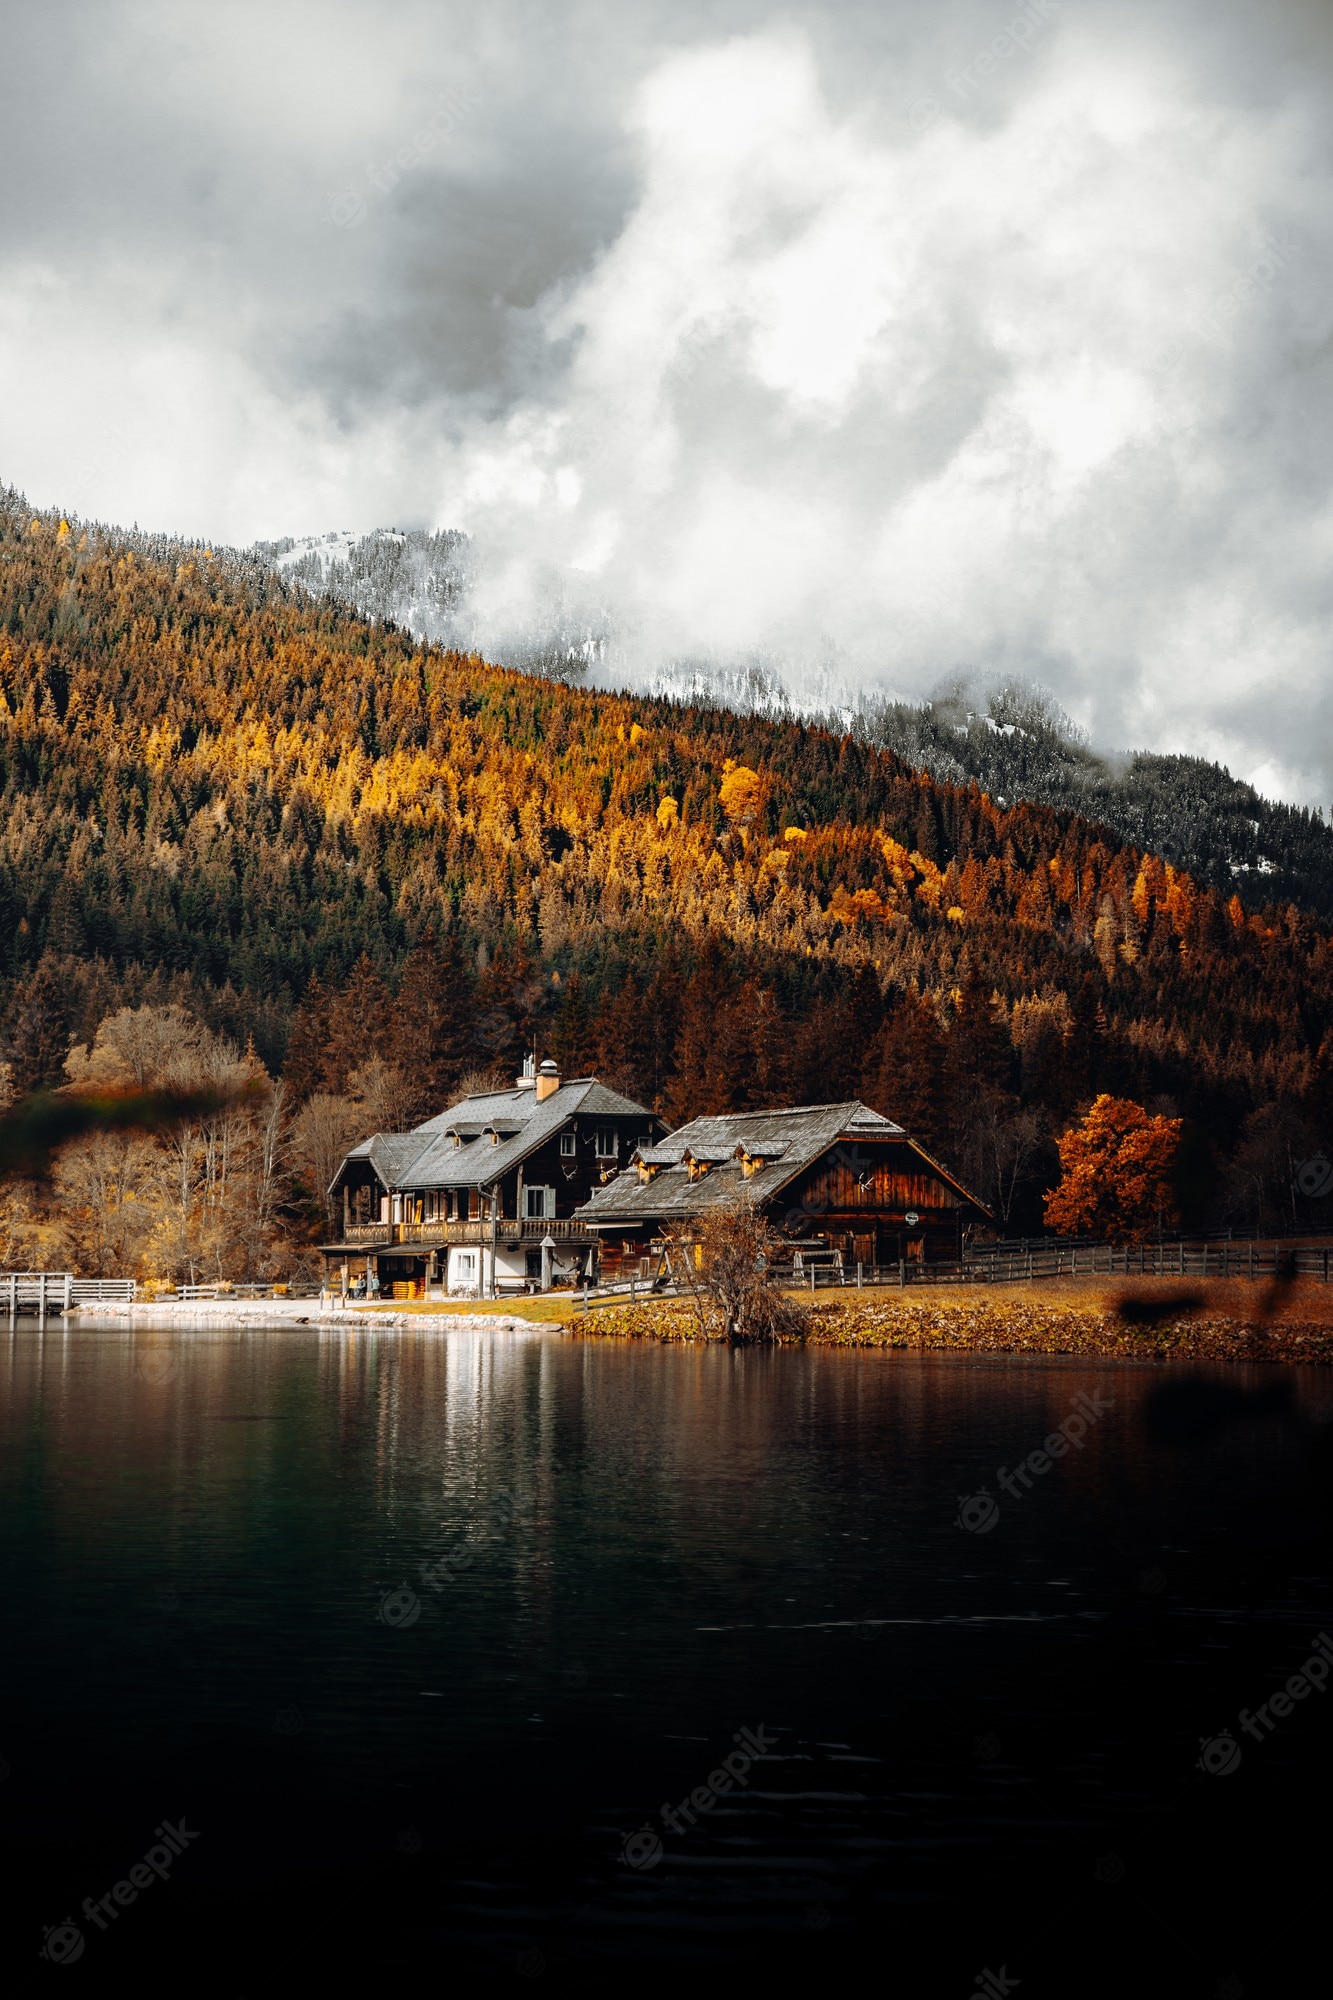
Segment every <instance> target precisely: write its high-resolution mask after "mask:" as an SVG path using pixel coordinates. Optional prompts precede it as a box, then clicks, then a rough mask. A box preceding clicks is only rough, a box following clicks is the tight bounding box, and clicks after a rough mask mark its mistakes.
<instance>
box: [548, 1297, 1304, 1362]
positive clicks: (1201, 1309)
mask: <svg viewBox="0 0 1333 2000" xmlns="http://www.w3.org/2000/svg"><path fill="white" fill-rule="evenodd" d="M1076 1288H1077V1289H1076ZM1126 1301H1128V1302H1129V1303H1130V1305H1131V1310H1133V1309H1134V1308H1135V1307H1137V1308H1138V1310H1139V1311H1140V1312H1143V1311H1145V1310H1146V1311H1148V1312H1151V1313H1152V1314H1153V1315H1154V1317H1152V1318H1149V1319H1142V1320H1139V1321H1138V1322H1137V1323H1136V1322H1134V1321H1132V1320H1127V1319H1126V1318H1125V1317H1124V1316H1122V1313H1121V1311H1120V1307H1121V1305H1122V1303H1124V1302H1126ZM574 1330H575V1331H577V1332H580V1333H586V1334H587V1335H588V1336H589V1337H591V1338H594V1339H596V1338H601V1339H628V1340H656V1341H659V1342H665V1343H673V1344H674V1343H677V1342H679V1343H682V1344H684V1343H693V1344H698V1345H716V1344H721V1343H722V1342H723V1341H724V1340H725V1335H724V1333H723V1331H722V1327H721V1324H720V1321H719V1322H717V1323H715V1324H714V1325H713V1326H710V1327H708V1328H707V1329H701V1328H700V1326H699V1323H698V1318H697V1315H696V1313H695V1311H694V1310H693V1307H692V1305H691V1304H690V1302H688V1301H683V1300H676V1299H663V1300H661V1301H659V1302H658V1303H657V1304H656V1305H653V1306H643V1305H635V1306H621V1305H615V1306H602V1307H598V1308H595V1309H594V1310H593V1311H590V1312H589V1313H588V1314H587V1315H586V1316H581V1317H580V1319H579V1320H578V1322H577V1323H576V1326H575V1329H574ZM779 1344H780V1345H782V1346H784V1347H799V1346H810V1347H844V1348H867V1349H868V1348H880V1349H883V1348H892V1349H898V1350H901V1351H913V1352H917V1353H932V1352H933V1353H955V1354H1051V1355H1060V1354H1063V1355H1075V1356H1082V1357H1084V1358H1086V1359H1093V1360H1111V1361H1152V1360H1160V1361H1238V1362H1252V1361H1274V1362H1285V1363H1290V1364H1303V1365H1306V1366H1315V1367H1333V1297H1331V1296H1330V1295H1329V1290H1327V1289H1326V1288H1325V1287H1324V1286H1323V1285H1309V1284H1302V1285H1296V1286H1293V1287H1291V1288H1289V1289H1288V1290H1287V1291H1285V1292H1284V1293H1283V1294H1281V1295H1280V1297H1278V1296H1275V1295H1274V1293H1273V1288H1272V1286H1271V1284H1268V1283H1262V1282H1258V1281H1256V1282H1254V1283H1250V1282H1249V1281H1246V1280H1243V1279H1228V1280H1225V1281H1221V1282H1215V1283H1212V1284H1209V1285H1207V1286H1204V1285H1191V1284H1190V1282H1189V1280H1188V1279H1186V1280H1184V1281H1180V1280H1174V1279H1159V1280H1153V1281H1151V1282H1150V1283H1142V1284H1130V1285H1124V1284H1120V1285H1116V1286H1112V1285H1108V1284H1107V1282H1106V1280H1105V1279H1101V1280H1097V1279H1090V1280H1086V1281H1080V1280H1077V1279H1072V1280H1064V1281H1062V1282H1061V1284H1060V1285H1059V1287H1058V1288H1057V1287H1056V1286H1055V1285H1054V1284H1047V1285H1045V1286H1036V1287H1031V1286H1028V1285H1025V1284H1015V1285H1003V1286H1001V1285H986V1286H966V1287H964V1286H959V1287H958V1288H957V1289H956V1290H955V1289H952V1288H950V1289H949V1290H948V1291H945V1289H944V1288H943V1287H941V1288H940V1290H939V1291H937V1292H934V1293H933V1294H931V1295H929V1296H927V1297H922V1296H921V1294H920V1293H917V1294H916V1295H915V1296H912V1295H911V1294H909V1295H908V1296H907V1297H906V1298H904V1297H903V1295H902V1294H901V1293H899V1292H893V1293H890V1294H889V1295H887V1296H886V1295H884V1294H882V1293H881V1294H878V1295H869V1296H868V1295H867V1294H866V1293H865V1292H860V1293H857V1292H852V1293H850V1294H844V1295H842V1296H838V1297H834V1298H832V1299H828V1298H827V1297H826V1298H824V1299H816V1301H815V1302H814V1304H813V1305H812V1306H811V1308H810V1329H809V1332H808V1334H807V1335H806V1336H805V1338H804V1340H801V1339H799V1338H789V1339H786V1340H784V1341H782V1342H781V1343H779Z"/></svg>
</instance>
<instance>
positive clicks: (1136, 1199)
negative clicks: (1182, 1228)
mask: <svg viewBox="0 0 1333 2000" xmlns="http://www.w3.org/2000/svg"><path fill="white" fill-rule="evenodd" d="M1180 1127H1181V1121H1180V1119H1179V1118H1151V1117H1149V1115H1148V1113H1147V1112H1146V1111H1145V1110H1144V1108H1143V1106H1142V1105H1141V1104H1135V1103H1134V1102H1133V1100H1132V1099H1130V1098H1125V1097H1110V1096H1108V1095H1107V1094H1106V1093H1105V1092H1103V1093H1102V1095H1101V1096H1100V1097H1098V1098H1095V1099H1094V1101H1093V1105H1092V1109H1091V1110H1090V1111H1089V1112H1088V1114H1087V1116H1086V1117H1085V1118H1084V1120H1083V1123H1082V1124H1081V1125H1075V1126H1073V1127H1071V1129H1070V1130H1069V1131H1068V1132H1066V1133H1065V1134H1064V1136H1063V1137H1062V1138H1061V1139H1060V1140H1059V1141H1058V1144H1059V1148H1060V1166H1061V1178H1060V1185H1059V1186H1058V1187H1056V1188H1053V1189H1052V1190H1051V1192H1050V1194H1048V1195H1047V1197H1046V1223H1047V1227H1048V1228H1050V1229H1055V1230H1058V1231H1059V1233H1060V1234H1061V1235H1062V1236H1104V1237H1112V1238H1115V1239H1117V1240H1119V1241H1120V1242H1129V1243H1141V1242H1143V1241H1144V1240H1145V1239H1146V1238H1147V1237H1149V1236H1151V1235H1152V1234H1153V1232H1154V1231H1155V1230H1158V1229H1160V1228H1161V1227H1162V1226H1163V1224H1166V1223H1175V1222H1177V1221H1179V1214H1178V1212H1177V1209H1176V1201H1175V1192H1174V1189H1173V1187H1172V1182H1171V1172H1172V1168H1173V1167H1174V1165H1175V1159H1176V1152H1177V1149H1178V1148H1179V1145H1180Z"/></svg>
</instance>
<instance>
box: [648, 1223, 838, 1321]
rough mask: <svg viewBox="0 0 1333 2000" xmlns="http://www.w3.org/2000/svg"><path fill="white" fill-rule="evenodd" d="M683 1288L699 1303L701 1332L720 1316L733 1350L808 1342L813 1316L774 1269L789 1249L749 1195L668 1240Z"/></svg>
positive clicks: (678, 1281)
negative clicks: (782, 1285)
mask: <svg viewBox="0 0 1333 2000" xmlns="http://www.w3.org/2000/svg"><path fill="white" fill-rule="evenodd" d="M668 1249H669V1254H670V1257H671V1266H672V1269H673V1271H674V1272H675V1274H676V1280H677V1283H678V1285H679V1286H680V1287H681V1289H682V1290H683V1291H685V1292H686V1293H687V1295H688V1296H689V1297H690V1298H691V1299H692V1300H693V1302H694V1309H695V1313H696V1316H697V1318H698V1321H699V1327H700V1331H701V1332H706V1331H708V1330H709V1329H710V1324H715V1323H716V1321H717V1319H718V1317H719V1316H720V1318H721V1321H722V1330H723V1333H724V1335H725V1337H726V1338H727V1339H728V1340H729V1341H730V1342H731V1344H732V1346H733V1347H747V1346H752V1345H758V1344H761V1343H768V1342H775V1341H780V1340H803V1339H804V1338H805V1335H806V1333H807V1331H808V1329H809V1314H808V1311H807V1308H806V1307H805V1305H804V1304H803V1303H802V1302H801V1301H800V1300H798V1299H795V1298H792V1297H790V1296H789V1295H787V1294H786V1293H784V1292H782V1291H781V1290H780V1289H779V1288H778V1286H777V1284H776V1283H775V1282H774V1278H773V1268H774V1265H775V1264H776V1263H777V1262H778V1261H779V1259H780V1258H783V1257H785V1255H786V1250H787V1246H786V1244H785V1243H784V1241H783V1239H782V1237H781V1236H780V1235H779V1234H778V1231H777V1230H776V1229H774V1228H773V1226H772V1224H771V1223H769V1222H768V1221H766V1220H765V1218H764V1216H763V1215H762V1214H761V1213H760V1211H759V1209H758V1208H757V1207H756V1206H755V1204H754V1202H753V1201H751V1200H750V1199H748V1197H746V1196H745V1195H740V1196H738V1197H737V1199H736V1200H734V1201H731V1202H726V1203H721V1204H719V1205H718V1206H717V1207H716V1208H710V1209H708V1210H706V1211H705V1213H704V1214H703V1216H702V1217H701V1218H700V1219H699V1221H698V1222H697V1223H694V1224H686V1225H684V1226H682V1228H680V1229H679V1230H677V1231H675V1232H674V1233H673V1234H672V1236H671V1237H670V1238H669V1239H668Z"/></svg>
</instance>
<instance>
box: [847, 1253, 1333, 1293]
mask: <svg viewBox="0 0 1333 2000" xmlns="http://www.w3.org/2000/svg"><path fill="white" fill-rule="evenodd" d="M1324 1277H1325V1278H1327V1277H1328V1252H1327V1250H1326V1251H1325V1252H1324ZM856 1289H857V1291H858V1292H859V1291H860V1289H861V1260H860V1258H859V1257H858V1258H857V1260H856Z"/></svg>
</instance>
